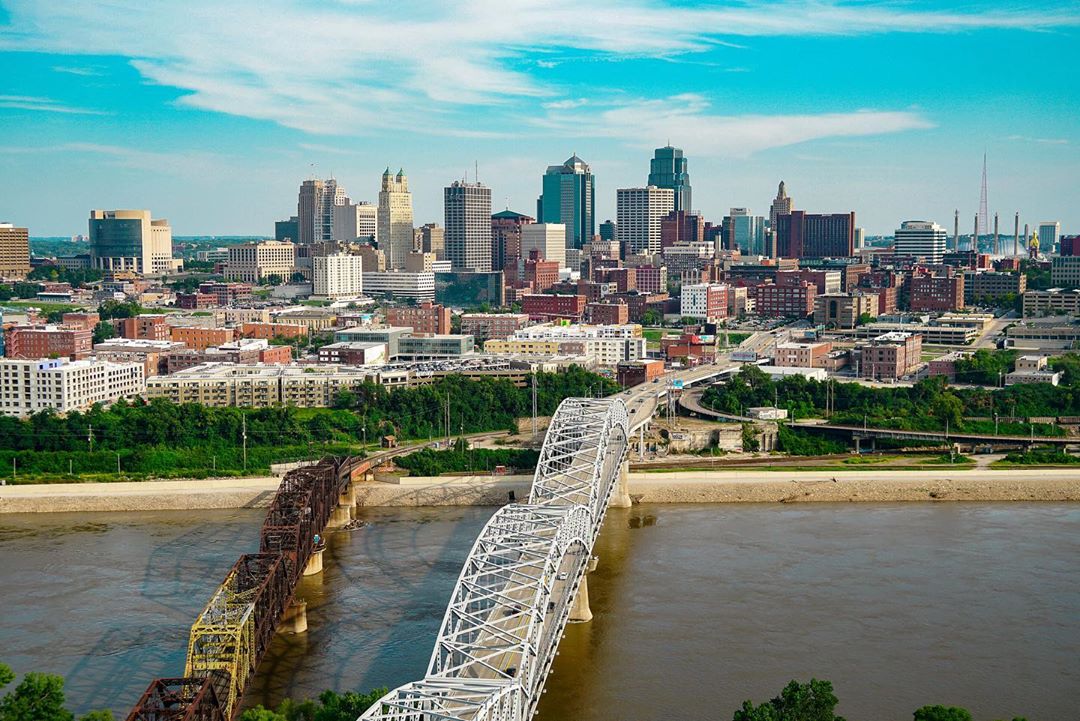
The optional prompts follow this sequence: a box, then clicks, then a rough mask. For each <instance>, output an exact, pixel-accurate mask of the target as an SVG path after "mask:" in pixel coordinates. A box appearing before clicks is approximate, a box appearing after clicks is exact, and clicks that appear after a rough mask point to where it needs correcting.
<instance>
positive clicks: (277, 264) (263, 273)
mask: <svg viewBox="0 0 1080 721" xmlns="http://www.w3.org/2000/svg"><path fill="white" fill-rule="evenodd" d="M295 268H296V246H295V245H294V244H292V243H288V242H283V241H277V240H264V241H261V242H257V243H245V244H244V245H234V246H232V247H231V248H229V261H228V263H227V264H226V265H225V280H229V281H237V280H238V281H242V282H244V283H258V282H259V281H261V280H263V279H264V278H269V277H270V276H272V275H274V276H277V277H278V278H280V279H281V280H283V281H288V280H289V278H290V276H292V274H293V271H294V270H295Z"/></svg>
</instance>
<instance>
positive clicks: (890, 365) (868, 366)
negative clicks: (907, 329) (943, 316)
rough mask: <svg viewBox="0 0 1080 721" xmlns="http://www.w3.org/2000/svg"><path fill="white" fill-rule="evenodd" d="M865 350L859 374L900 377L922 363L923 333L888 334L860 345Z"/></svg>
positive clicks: (885, 378) (878, 378)
mask: <svg viewBox="0 0 1080 721" xmlns="http://www.w3.org/2000/svg"><path fill="white" fill-rule="evenodd" d="M857 348H858V350H859V351H860V352H861V360H860V362H859V375H860V376H862V377H863V378H869V379H872V380H897V379H899V378H901V377H903V376H906V375H908V374H909V373H913V372H914V371H915V370H916V369H918V367H919V365H920V364H921V363H922V336H921V335H919V334H918V333H901V332H895V333H886V334H884V335H880V336H878V337H877V338H874V339H872V340H870V341H868V342H866V343H863V344H861V345H859V346H857Z"/></svg>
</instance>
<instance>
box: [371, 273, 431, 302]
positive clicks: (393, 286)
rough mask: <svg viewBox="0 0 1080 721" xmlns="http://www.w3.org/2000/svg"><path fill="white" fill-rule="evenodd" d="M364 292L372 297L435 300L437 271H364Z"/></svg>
mask: <svg viewBox="0 0 1080 721" xmlns="http://www.w3.org/2000/svg"><path fill="white" fill-rule="evenodd" d="M364 292H365V293H366V294H367V295H369V296H371V297H372V298H378V297H381V296H389V297H391V298H413V299H415V300H431V301H433V300H435V273H407V272H405V271H400V270H390V271H386V272H384V273H379V272H369V271H365V272H364Z"/></svg>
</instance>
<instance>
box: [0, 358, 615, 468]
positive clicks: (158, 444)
mask: <svg viewBox="0 0 1080 721" xmlns="http://www.w3.org/2000/svg"><path fill="white" fill-rule="evenodd" d="M536 385H537V410H538V412H539V413H540V414H541V415H550V414H552V413H554V412H555V409H556V408H557V407H558V404H559V403H560V402H561V401H562V400H563V398H566V397H569V396H585V395H609V394H611V393H613V392H615V391H616V390H618V387H617V386H616V384H615V383H614V382H612V381H611V380H609V379H606V378H603V377H602V376H599V375H597V374H595V373H591V372H589V371H586V370H584V369H582V368H578V367H572V368H570V369H569V370H567V371H566V372H563V373H540V374H538V375H537V383H536ZM335 405H336V407H334V408H294V407H274V408H211V407H207V406H201V405H197V404H193V403H185V404H175V403H172V402H170V401H168V400H165V399H154V400H152V401H149V402H145V401H141V400H140V401H133V402H123V401H121V402H118V403H115V404H114V405H112V406H111V407H109V408H100V407H95V408H93V409H91V410H89V411H86V412H84V413H80V412H73V413H69V414H67V415H64V416H61V415H58V414H56V413H54V412H50V411H44V412H41V413H37V414H34V415H32V416H30V417H29V418H11V417H0V469H2V470H0V474H2V475H0V477H3V476H7V477H9V478H12V477H13V480H15V481H16V482H37V481H40V480H57V481H64V480H77V479H79V478H80V477H81V478H82V479H83V480H107V479H115V478H118V477H122V476H123V477H133V478H141V477H150V476H153V477H196V478H198V477H206V476H209V475H221V476H226V475H240V474H242V473H251V474H258V473H267V472H269V470H270V464H271V463H284V462H290V461H295V460H300V459H305V458H314V457H318V456H322V455H330V454H335V455H339V454H340V455H344V454H349V453H358V452H362V449H363V448H366V447H371V446H375V445H377V444H378V442H379V439H380V437H381V436H384V435H393V436H396V437H397V439H398V441H399V442H401V441H403V440H408V439H423V440H426V439H429V438H440V437H444V436H446V435H447V434H451V435H454V436H458V435H462V434H468V433H483V432H488V431H499V430H511V429H513V430H512V432H516V431H517V419H518V418H519V417H521V416H525V415H528V414H529V413H531V409H532V391H531V388H518V387H516V386H514V385H513V384H512V383H511V382H510V381H509V380H506V379H496V378H490V379H489V378H482V379H478V380H470V379H468V378H465V377H464V376H456V375H451V376H446V377H445V378H440V379H439V380H438V381H436V382H435V383H433V384H431V385H428V386H421V387H417V388H392V389H388V388H386V387H384V386H380V385H375V384H365V385H364V386H362V387H361V388H359V389H358V390H357V392H355V393H354V392H343V393H341V394H340V395H339V397H338V398H337V403H336V404H335ZM448 411H449V420H450V423H449V428H447V425H446V417H447V412H448ZM245 445H246V462H245ZM118 462H119V470H118Z"/></svg>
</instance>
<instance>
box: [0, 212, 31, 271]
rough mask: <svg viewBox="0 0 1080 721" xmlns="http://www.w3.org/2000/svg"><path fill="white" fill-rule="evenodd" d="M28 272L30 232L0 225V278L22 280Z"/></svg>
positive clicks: (5, 224) (10, 225)
mask: <svg viewBox="0 0 1080 721" xmlns="http://www.w3.org/2000/svg"><path fill="white" fill-rule="evenodd" d="M29 272H30V231H29V230H28V229H27V228H16V227H15V226H14V224H12V223H0V278H3V279H4V280H22V279H23V278H25V277H26V274H27V273H29Z"/></svg>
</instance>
